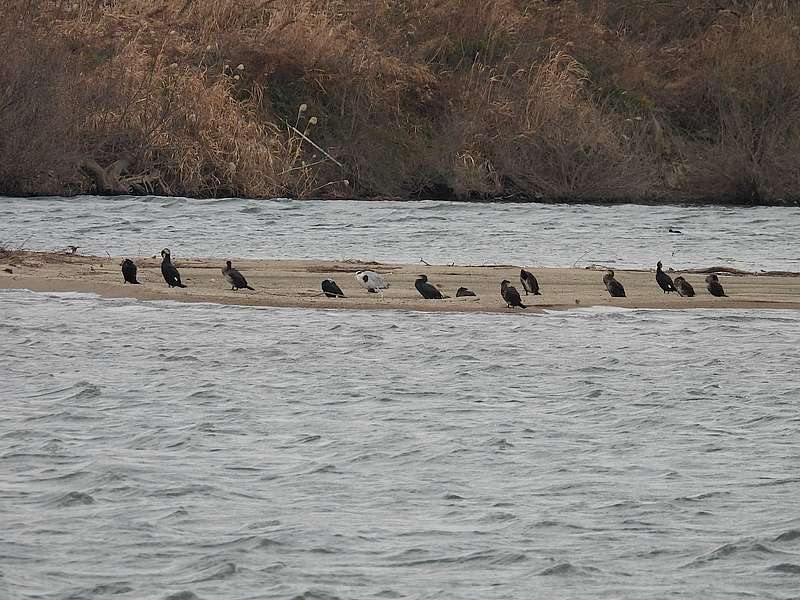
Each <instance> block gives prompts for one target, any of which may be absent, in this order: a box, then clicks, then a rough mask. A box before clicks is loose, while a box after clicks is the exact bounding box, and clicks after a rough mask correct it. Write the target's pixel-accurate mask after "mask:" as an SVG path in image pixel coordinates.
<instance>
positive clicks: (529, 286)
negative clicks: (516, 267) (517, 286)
mask: <svg viewBox="0 0 800 600" xmlns="http://www.w3.org/2000/svg"><path fill="white" fill-rule="evenodd" d="M519 282H520V283H521V284H522V288H523V289H524V290H525V295H526V296H527V295H528V292H530V293H531V294H533V295H534V296H541V294H540V293H539V282H538V281H536V277H534V276H533V273H531V272H530V271H526V270H525V269H521V270H520V272H519Z"/></svg>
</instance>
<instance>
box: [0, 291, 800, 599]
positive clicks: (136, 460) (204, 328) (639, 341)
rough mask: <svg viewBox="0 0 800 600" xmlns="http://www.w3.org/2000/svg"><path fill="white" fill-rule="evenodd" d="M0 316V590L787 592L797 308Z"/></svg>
mask: <svg viewBox="0 0 800 600" xmlns="http://www.w3.org/2000/svg"><path fill="white" fill-rule="evenodd" d="M0 314H2V317H3V318H2V319H0V352H2V356H3V369H2V373H3V375H2V377H0V397H2V399H3V404H2V411H0V460H2V469H0V522H1V523H2V535H0V557H2V558H0V597H2V598H9V599H14V600H16V599H20V598H25V599H27V598H43V599H67V598H72V599H79V598H80V599H89V600H94V599H97V598H117V599H121V600H125V599H141V598H156V599H162V598H167V597H169V596H172V597H173V598H182V599H193V598H195V597H197V598H201V599H204V600H207V599H211V598H214V599H217V598H219V599H222V598H236V599H246V598H272V597H274V598H320V599H323V598H324V599H329V598H342V599H345V598H346V599H350V598H470V599H472V598H481V599H493V598H498V599H499V598H520V599H521V598H533V597H541V598H565V599H566V598H570V599H573V598H586V599H592V600H594V599H597V598H667V597H677V598H740V597H742V598H744V597H755V598H781V599H788V598H797V597H798V591H797V590H798V589H800V513H799V512H798V498H800V471H799V470H798V469H799V468H800V467H798V465H800V451H798V436H797V431H798V427H799V426H800V417H799V416H798V409H797V406H798V398H800V381H798V378H797V376H796V373H797V371H798V369H800V313H798V312H795V311H774V312H769V311H764V312H759V311H712V310H705V311H622V310H614V311H598V310H582V311H570V312H559V313H549V314H544V315H525V316H522V315H515V316H511V315H483V314H481V315H474V314H463V315H459V314H427V313H404V312H392V311H381V312H374V313H373V312H368V311H352V312H351V311H320V310H316V311H312V310H290V309H255V308H245V307H233V306H216V305H194V304H193V305H182V304H171V303H155V302H154V303H144V302H137V301H130V300H100V299H97V298H95V297H91V296H80V295H70V294H63V295H43V294H34V293H31V292H25V291H0ZM175 595H177V596H175Z"/></svg>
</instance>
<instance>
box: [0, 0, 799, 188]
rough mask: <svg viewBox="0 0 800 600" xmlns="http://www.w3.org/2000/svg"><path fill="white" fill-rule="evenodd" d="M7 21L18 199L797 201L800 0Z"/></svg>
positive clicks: (46, 9)
mask: <svg viewBox="0 0 800 600" xmlns="http://www.w3.org/2000/svg"><path fill="white" fill-rule="evenodd" d="M6 4H7V5H8V8H7V9H6V15H5V16H4V19H3V20H2V21H0V193H4V194H49V193H79V192H84V191H93V190H98V191H103V190H99V189H98V188H101V187H102V186H105V187H106V191H109V190H117V191H122V190H130V191H132V192H134V193H149V192H154V193H160V194H180V195H188V196H233V195H236V196H248V197H269V196H276V195H283V196H297V197H312V196H332V197H364V198H373V197H399V198H412V197H431V196H433V197H452V198H460V199H475V198H487V197H514V198H517V197H519V198H537V199H545V200H563V199H567V200H597V199H603V200H641V199H647V200H660V199H667V198H668V199H681V200H690V201H691V200H716V201H723V202H744V203H780V202H796V201H797V200H798V199H800V181H799V180H800V10H798V9H797V8H794V5H795V3H793V2H790V0H783V1H760V0H749V1H746V0H738V1H737V0H695V1H694V2H686V1H678V0H614V1H613V2H612V1H611V0H605V1H604V0H562V1H561V2H545V1H543V0H527V1H524V0H484V1H481V2H476V1H469V0H382V1H374V0H162V1H160V2H159V1H145V0H116V1H114V0H107V1H102V0H73V1H70V2H67V1H63V0H6ZM311 142H313V144H312V143H311ZM115 161H122V162H120V163H118V168H117V170H116V171H117V172H116V173H110V175H111V176H110V177H108V178H105V179H104V178H103V175H105V174H108V173H103V174H98V169H97V166H96V165H95V163H97V164H99V165H100V166H101V167H108V166H109V165H111V164H112V163H114V162H115ZM115 175H120V176H119V177H115Z"/></svg>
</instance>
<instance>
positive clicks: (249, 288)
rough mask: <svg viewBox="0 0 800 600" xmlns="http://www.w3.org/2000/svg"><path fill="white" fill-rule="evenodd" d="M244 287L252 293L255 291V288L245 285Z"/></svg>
mask: <svg viewBox="0 0 800 600" xmlns="http://www.w3.org/2000/svg"><path fill="white" fill-rule="evenodd" d="M244 287H246V288H247V289H248V290H253V291H254V292H255V291H256V288H251V287H250V286H249V285H246V286H244Z"/></svg>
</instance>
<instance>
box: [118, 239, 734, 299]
mask: <svg viewBox="0 0 800 600" xmlns="http://www.w3.org/2000/svg"><path fill="white" fill-rule="evenodd" d="M161 274H162V275H163V276H164V281H166V282H167V285H168V286H169V287H171V288H172V287H179V288H185V287H186V285H185V284H184V283H182V282H181V275H180V273H179V272H178V269H177V268H176V267H175V265H173V264H172V257H171V255H170V251H169V248H164V249H163V250H162V251H161ZM222 274H223V276H224V277H225V279H226V280H227V281H228V283H230V284H231V290H240V289H248V290H254V288H252V287H250V285H248V283H247V279H245V278H244V275H242V274H241V273H240V272H239V271H237V270H236V269H234V268H233V266H232V265H231V261H226V262H225V267H223V269H222ZM122 276H123V278H124V279H125V283H132V284H137V285H138V284H139V281H138V280H137V279H136V265H135V264H134V262H133V261H132V260H130V259H129V258H126V259H125V260H123V261H122ZM355 278H356V281H358V282H359V284H360V285H361V286H362V287H363V288H365V289H366V290H367V291H368V292H372V293H381V291H382V290H383V289H385V288H388V287H389V284H388V283H387V282H386V281H385V280H384V279H383V277H382V276H381V275H380V274H379V273H376V272H375V271H358V272H357V273H356V274H355ZM519 281H520V284H522V289H523V290H525V295H528V294H533V295H534V296H541V293H540V292H539V282H538V281H537V280H536V277H535V276H534V275H533V273H531V272H530V271H526V270H525V269H521V270H520V272H519ZM705 281H706V289H707V290H708V293H709V294H711V295H712V296H717V297H725V296H726V294H725V290H724V289H723V288H722V285H721V284H720V282H719V277H717V275H716V274H714V273H712V274H710V275H708V276H707V277H706V279H705ZM656 283H658V286H659V287H660V288H661V289H662V290H663V291H664V293H665V294H668V293H671V292H677V293H678V295H679V296H685V297H687V298H691V297H693V296H694V295H695V291H694V288H693V287H692V284H690V283H689V282H688V281H686V279H684V278H683V277H676V278H675V279H674V280H673V279H672V277H670V276H669V275H667V274H666V273H665V272H664V271H663V269H662V264H661V261H659V262H658V264H657V265H656ZM603 284H605V287H606V290H607V291H608V293H609V294H610V295H611V297H612V298H624V297H625V287H624V286H623V285H622V283H620V282H619V281H618V280H617V279H616V278H615V277H614V271H613V270H611V269H609V270H608V271H607V272H606V273H605V274H604V275H603ZM414 287H415V288H416V289H417V291H418V292H419V294H420V296H422V297H423V298H425V299H426V300H441V299H443V298H447V296H445V295H443V294H442V292H441V290H440V289H439V288H437V287H436V286H435V285H433V284H432V283H430V282H429V281H428V276H427V275H424V274H422V275H418V276H417V279H416V281H414ZM322 293H323V294H324V295H325V296H326V297H328V298H344V297H345V295H344V292H342V288H340V287H339V286H338V285H337V283H336V282H335V281H334V280H333V279H325V280H323V282H322ZM476 295H477V294H475V292H473V291H472V290H470V289H467V288H465V287H459V288H458V290H457V291H456V297H457V298H460V297H463V296H476ZM500 295H501V296H502V298H503V300H504V301H505V303H506V304H507V305H508V307H509V308H515V307H519V308H527V306H526V305H525V304H523V303H522V297H521V296H520V294H519V292H518V291H517V288H515V287H514V286H513V285H511V282H510V281H509V280H508V279H503V281H501V282H500Z"/></svg>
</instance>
